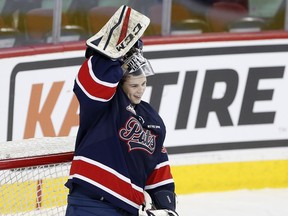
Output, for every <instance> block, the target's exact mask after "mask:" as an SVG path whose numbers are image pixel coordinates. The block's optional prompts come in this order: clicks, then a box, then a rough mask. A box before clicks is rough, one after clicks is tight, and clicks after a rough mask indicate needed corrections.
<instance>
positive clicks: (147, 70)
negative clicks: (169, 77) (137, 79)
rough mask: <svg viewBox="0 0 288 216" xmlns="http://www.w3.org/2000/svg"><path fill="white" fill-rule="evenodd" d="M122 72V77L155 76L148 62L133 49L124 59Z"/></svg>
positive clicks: (139, 52)
mask: <svg viewBox="0 0 288 216" xmlns="http://www.w3.org/2000/svg"><path fill="white" fill-rule="evenodd" d="M122 70H123V74H124V76H125V75H129V74H133V75H135V76H137V75H140V74H143V75H145V76H146V77H147V76H151V75H154V74H155V73H154V70H153V68H152V66H151V64H150V62H149V61H148V60H147V59H146V58H144V56H143V53H142V51H141V50H140V49H135V51H134V52H133V54H132V55H130V56H129V57H127V56H125V57H124V59H123V65H122Z"/></svg>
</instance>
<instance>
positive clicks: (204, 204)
mask: <svg viewBox="0 0 288 216" xmlns="http://www.w3.org/2000/svg"><path fill="white" fill-rule="evenodd" d="M177 209H178V213H179V216H288V188H287V189H286V188H285V189H263V190H239V191H229V192H221V193H199V194H191V195H179V196H178V206H177Z"/></svg>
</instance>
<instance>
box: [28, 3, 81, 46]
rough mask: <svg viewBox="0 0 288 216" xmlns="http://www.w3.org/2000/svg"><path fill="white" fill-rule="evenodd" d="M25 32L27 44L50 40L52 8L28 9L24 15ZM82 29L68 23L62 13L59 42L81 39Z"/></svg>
mask: <svg viewBox="0 0 288 216" xmlns="http://www.w3.org/2000/svg"><path fill="white" fill-rule="evenodd" d="M24 24H25V34H26V39H27V43H28V44H35V43H36V44H37V43H48V42H50V40H51V33H52V25H53V9H45V8H36V9H32V10H30V11H28V12H27V13H26V15H25V17H24ZM83 33H84V30H83V29H82V28H81V27H79V26H76V25H69V23H68V19H67V16H66V15H65V14H63V13H62V22H61V37H60V41H61V42H66V41H78V40H80V39H82V36H83Z"/></svg>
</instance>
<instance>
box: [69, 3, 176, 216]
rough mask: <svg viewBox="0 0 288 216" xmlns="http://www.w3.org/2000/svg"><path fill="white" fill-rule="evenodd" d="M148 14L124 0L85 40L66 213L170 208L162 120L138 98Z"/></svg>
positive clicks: (158, 213) (103, 214)
mask: <svg viewBox="0 0 288 216" xmlns="http://www.w3.org/2000/svg"><path fill="white" fill-rule="evenodd" d="M149 22H150V20H149V18H147V17H146V16H144V15H142V14H140V13H139V12H137V11H135V10H133V9H132V8H130V7H128V6H125V5H124V6H121V7H120V8H119V9H118V10H117V11H116V13H115V14H114V15H113V16H112V17H111V19H110V20H109V21H108V22H107V24H106V25H105V26H104V27H103V28H102V29H101V30H100V31H99V32H98V33H97V34H96V35H94V36H93V37H91V38H89V39H88V40H87V42H86V44H87V49H86V61H85V62H84V63H83V64H82V66H81V68H80V70H79V72H78V74H77V77H76V79H75V85H74V89H73V90H74V93H75V94H76V96H77V98H78V101H79V104H80V124H79V130H78V134H77V139H76V146H75V156H74V158H73V161H72V165H71V170H70V176H69V179H68V181H67V183H66V186H67V187H68V188H69V195H68V206H67V210H66V216H72V215H80V216H92V215H94V216H120V215H121V216H122V215H127V216H128V215H139V216H148V215H149V216H152V215H154V216H171V215H172V216H176V215H178V214H177V213H176V211H175V210H176V201H175V200H176V199H175V193H174V181H173V178H172V175H171V172H170V166H169V163H168V156H167V152H166V150H165V148H164V146H163V143H164V139H165V134H166V129H165V124H164V122H163V120H162V119H161V117H160V116H159V115H158V113H157V112H156V111H155V110H154V109H153V108H152V107H151V106H150V105H149V104H148V103H147V102H144V101H142V100H141V98H142V96H143V94H144V91H145V88H146V84H147V76H150V75H153V74H154V71H153V69H152V67H151V65H150V63H149V61H148V60H147V59H146V58H144V56H143V51H142V47H143V43H142V41H141V39H140V37H141V36H142V35H143V33H144V31H145V29H146V28H147V26H148V25H149Z"/></svg>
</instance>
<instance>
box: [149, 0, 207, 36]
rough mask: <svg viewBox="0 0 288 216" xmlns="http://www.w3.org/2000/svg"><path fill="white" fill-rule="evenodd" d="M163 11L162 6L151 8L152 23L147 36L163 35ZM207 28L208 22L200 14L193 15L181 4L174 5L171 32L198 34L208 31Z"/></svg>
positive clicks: (156, 5) (157, 5)
mask: <svg viewBox="0 0 288 216" xmlns="http://www.w3.org/2000/svg"><path fill="white" fill-rule="evenodd" d="M162 11H163V5H162V4H155V5H152V6H150V8H149V9H148V17H149V18H150V19H151V23H150V26H149V28H148V29H147V33H146V34H148V35H161V25H162V14H163V13H162ZM206 27H207V25H206V21H205V20H203V19H201V18H200V16H199V15H198V14H195V13H192V12H191V11H190V10H188V9H187V8H186V7H185V6H183V5H181V4H179V3H172V7H171V31H179V32H180V31H181V32H182V31H190V33H197V32H199V31H200V32H202V31H206ZM197 28H199V29H197Z"/></svg>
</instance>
